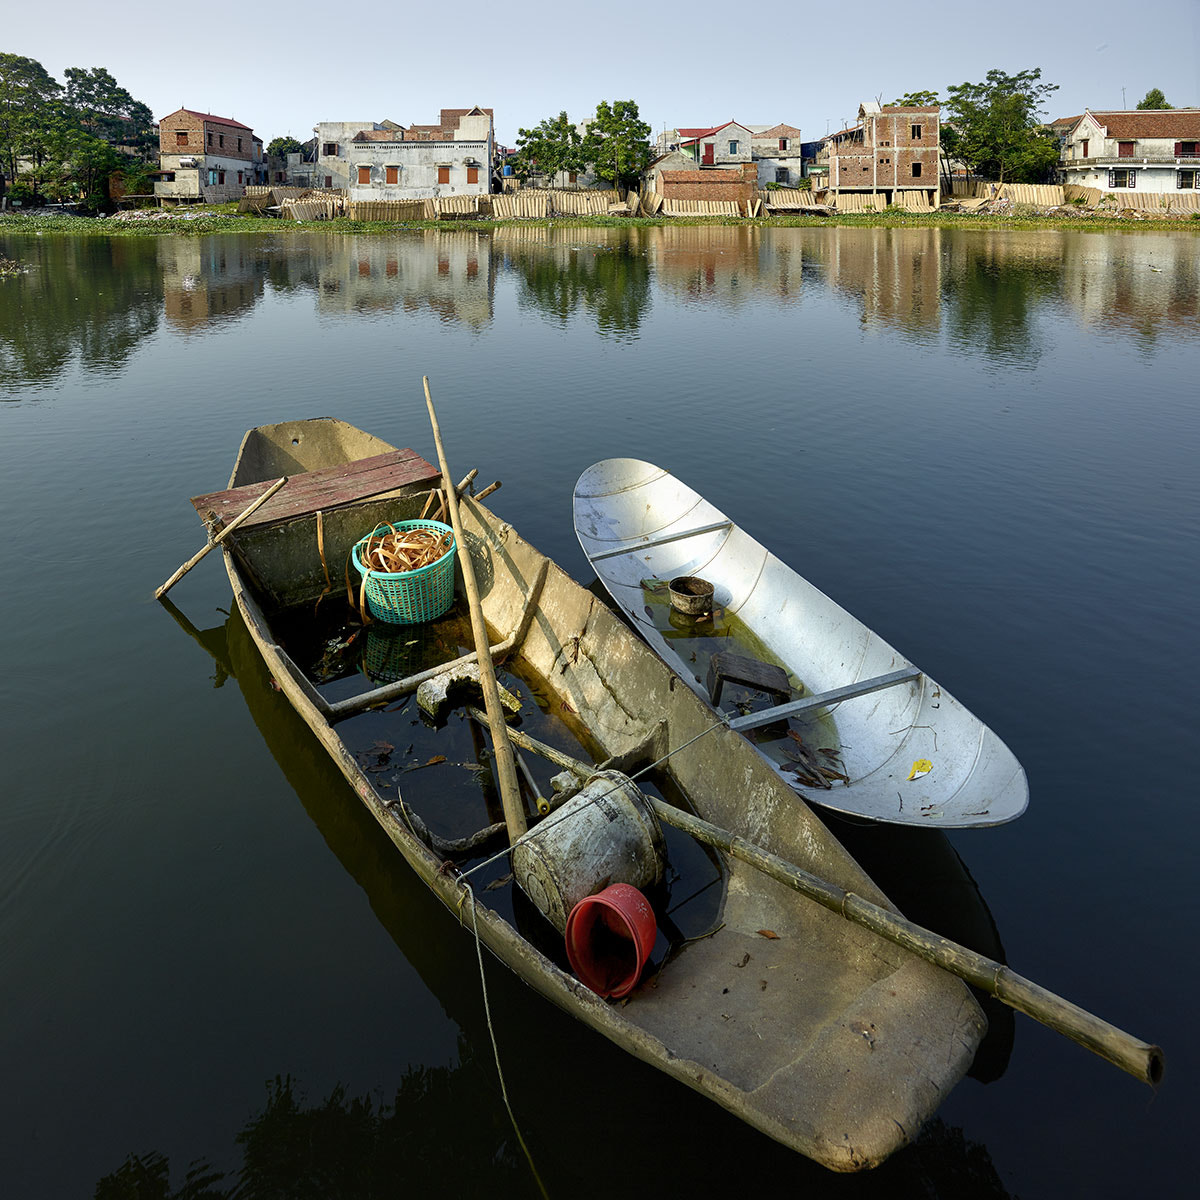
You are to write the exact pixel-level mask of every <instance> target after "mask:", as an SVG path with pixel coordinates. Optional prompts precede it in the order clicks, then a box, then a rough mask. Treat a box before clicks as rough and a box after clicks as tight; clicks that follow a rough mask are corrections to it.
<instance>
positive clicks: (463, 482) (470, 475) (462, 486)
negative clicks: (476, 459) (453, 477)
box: [454, 467, 479, 496]
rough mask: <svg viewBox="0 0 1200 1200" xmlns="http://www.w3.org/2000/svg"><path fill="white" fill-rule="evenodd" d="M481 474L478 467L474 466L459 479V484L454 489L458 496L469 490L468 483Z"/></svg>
mask: <svg viewBox="0 0 1200 1200" xmlns="http://www.w3.org/2000/svg"><path fill="white" fill-rule="evenodd" d="M478 474H479V468H478V467H472V468H471V469H470V470H469V471H468V472H467V473H466V474H465V475H464V476H463V477H462V478H461V479H460V480H459V481H458V486H457V487H456V488H455V489H454V494H455V495H456V496H461V495H462V494H463V492H465V491H466V490H467V485H468V484H469V483H470V482H471V480H472V479H474V478H475V476H476V475H478Z"/></svg>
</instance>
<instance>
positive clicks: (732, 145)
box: [729, 138, 738, 154]
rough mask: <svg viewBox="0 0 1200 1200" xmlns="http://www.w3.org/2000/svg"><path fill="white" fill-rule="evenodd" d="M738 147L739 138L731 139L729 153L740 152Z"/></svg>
mask: <svg viewBox="0 0 1200 1200" xmlns="http://www.w3.org/2000/svg"><path fill="white" fill-rule="evenodd" d="M737 148H738V144H737V139H736V138H735V139H734V140H733V141H731V142H730V143H729V153H730V154H736V153H737V152H738V149H737Z"/></svg>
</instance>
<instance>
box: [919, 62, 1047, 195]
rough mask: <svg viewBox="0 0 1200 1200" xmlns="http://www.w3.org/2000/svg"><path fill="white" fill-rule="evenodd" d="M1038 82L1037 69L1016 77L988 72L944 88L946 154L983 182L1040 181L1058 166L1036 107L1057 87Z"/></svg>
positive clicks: (1039, 74) (1039, 75) (1038, 108)
mask: <svg viewBox="0 0 1200 1200" xmlns="http://www.w3.org/2000/svg"><path fill="white" fill-rule="evenodd" d="M1041 77H1042V72H1041V68H1039V67H1034V68H1032V69H1030V70H1026V71H1019V72H1018V73H1017V74H1016V75H1008V74H1005V72H1003V71H998V70H995V69H993V70H991V71H989V72H988V73H987V77H986V79H984V81H983V82H982V83H960V84H952V85H950V87H948V88H947V89H946V90H947V92H948V93H949V98H948V99H947V101H946V105H945V108H946V114H947V120H948V121H950V122H951V123H952V126H953V128H952V130H950V129H945V128H944V129H943V138H942V141H943V144H944V146H945V149H946V152H947V153H948V154H951V155H953V156H954V157H957V158H960V159H962V160H963V161H964V162H965V163H966V164H967V165H968V166H969V167H971V169H972V170H973V171H975V172H976V173H977V174H980V175H983V176H984V177H986V178H991V179H998V180H999V181H1000V182H1002V183H1003V182H1005V181H1008V182H1019V183H1038V182H1041V181H1042V180H1043V179H1044V178H1045V176H1046V174H1047V172H1048V171H1050V170H1052V169H1053V167H1054V165H1055V164H1056V163H1057V162H1058V145H1057V141H1056V139H1054V138H1053V137H1052V136H1051V135H1049V134H1047V133H1046V132H1045V131H1044V130H1042V129H1041V110H1042V106H1043V104H1044V102H1045V100H1046V98H1047V97H1048V96H1049V95H1050V93H1051V92H1056V91H1057V90H1058V84H1055V83H1042V82H1041ZM947 135H949V136H947Z"/></svg>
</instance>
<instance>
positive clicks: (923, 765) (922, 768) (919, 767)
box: [908, 758, 933, 780]
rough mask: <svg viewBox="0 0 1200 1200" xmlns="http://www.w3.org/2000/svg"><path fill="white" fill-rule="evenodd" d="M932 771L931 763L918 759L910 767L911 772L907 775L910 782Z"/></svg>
mask: <svg viewBox="0 0 1200 1200" xmlns="http://www.w3.org/2000/svg"><path fill="white" fill-rule="evenodd" d="M932 770H933V763H931V762H930V761H929V759H927V758H918V759H917V761H916V762H915V763H913V765H912V770H911V771H909V773H908V778H909V779H910V780H913V779H920V778H921V777H922V776H923V775H928V774H929V772H930V771H932Z"/></svg>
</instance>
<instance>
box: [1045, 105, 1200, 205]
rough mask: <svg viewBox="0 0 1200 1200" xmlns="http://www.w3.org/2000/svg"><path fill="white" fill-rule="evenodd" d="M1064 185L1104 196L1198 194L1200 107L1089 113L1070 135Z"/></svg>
mask: <svg viewBox="0 0 1200 1200" xmlns="http://www.w3.org/2000/svg"><path fill="white" fill-rule="evenodd" d="M1062 171H1063V179H1064V182H1065V183H1066V184H1068V185H1070V184H1076V185H1078V186H1080V187H1087V188H1099V189H1100V190H1101V191H1102V192H1121V191H1137V192H1157V193H1160V194H1164V193H1175V192H1180V191H1183V192H1195V191H1196V190H1197V187H1198V185H1200V109H1194V108H1191V109H1153V108H1151V109H1134V110H1133V111H1122V112H1092V111H1091V110H1090V109H1085V110H1084V113H1083V116H1082V117H1080V118H1079V121H1078V122H1077V123H1076V125H1075V127H1074V128H1073V129H1072V130H1071V132H1070V133H1069V134H1068V135H1067V138H1066V145H1065V148H1064V150H1063V158H1062Z"/></svg>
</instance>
